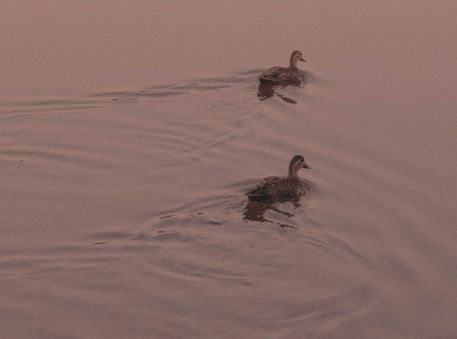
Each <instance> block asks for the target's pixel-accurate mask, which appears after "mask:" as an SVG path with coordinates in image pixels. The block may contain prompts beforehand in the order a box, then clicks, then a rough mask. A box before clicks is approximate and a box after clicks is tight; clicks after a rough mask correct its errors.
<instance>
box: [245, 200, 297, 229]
mask: <svg viewBox="0 0 457 339" xmlns="http://www.w3.org/2000/svg"><path fill="white" fill-rule="evenodd" d="M295 206H300V205H299V204H298V203H297V205H295ZM268 210H271V211H273V212H276V213H279V214H282V215H284V216H286V217H288V218H290V217H293V216H294V215H293V214H292V213H288V212H285V211H281V210H280V209H279V208H278V207H276V206H274V204H273V202H269V201H254V200H248V202H247V203H246V207H245V208H244V211H243V220H244V221H258V222H269V223H272V224H275V225H277V226H279V227H281V228H294V229H296V228H297V227H295V226H291V225H288V224H284V223H280V222H276V221H273V220H270V219H267V218H265V213H266V212H267V211H268Z"/></svg>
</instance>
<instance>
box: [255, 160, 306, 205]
mask: <svg viewBox="0 0 457 339" xmlns="http://www.w3.org/2000/svg"><path fill="white" fill-rule="evenodd" d="M301 168H310V167H309V166H308V165H307V164H306V162H305V159H303V157H302V156H301V155H295V156H294V157H293V158H292V160H291V161H290V163H289V175H288V176H287V177H267V178H265V179H263V180H262V181H260V182H259V183H258V184H257V185H256V186H255V187H254V188H252V189H250V190H249V191H248V192H246V195H247V196H248V198H249V199H250V200H255V201H266V202H275V201H278V202H286V201H294V200H295V201H296V200H298V199H300V198H301V197H302V196H303V195H304V194H305V192H306V191H307V190H309V185H308V183H307V182H305V181H303V180H302V179H300V178H299V177H298V175H297V172H298V171H299V170H300V169H301Z"/></svg>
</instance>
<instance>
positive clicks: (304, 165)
mask: <svg viewBox="0 0 457 339" xmlns="http://www.w3.org/2000/svg"><path fill="white" fill-rule="evenodd" d="M303 168H308V169H311V167H309V166H308V164H303Z"/></svg>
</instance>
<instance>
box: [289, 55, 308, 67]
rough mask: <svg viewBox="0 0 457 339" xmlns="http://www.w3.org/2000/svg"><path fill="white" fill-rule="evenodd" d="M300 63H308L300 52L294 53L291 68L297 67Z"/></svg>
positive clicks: (291, 56)
mask: <svg viewBox="0 0 457 339" xmlns="http://www.w3.org/2000/svg"><path fill="white" fill-rule="evenodd" d="M299 61H303V62H306V60H305V59H303V54H302V52H300V51H293V52H292V54H291V55H290V67H297V63H298V62H299Z"/></svg>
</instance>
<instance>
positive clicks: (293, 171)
mask: <svg viewBox="0 0 457 339" xmlns="http://www.w3.org/2000/svg"><path fill="white" fill-rule="evenodd" d="M301 168H308V169H309V168H310V167H309V166H308V164H307V163H306V162H305V159H304V158H303V156H301V155H295V156H294V157H293V158H292V160H290V163H289V177H296V176H297V173H298V171H299V170H300V169H301Z"/></svg>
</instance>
